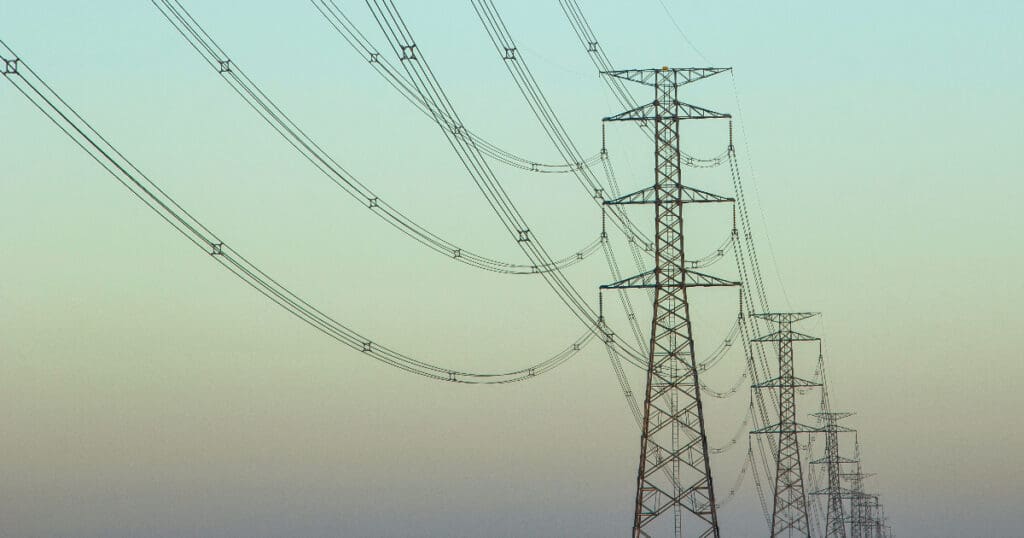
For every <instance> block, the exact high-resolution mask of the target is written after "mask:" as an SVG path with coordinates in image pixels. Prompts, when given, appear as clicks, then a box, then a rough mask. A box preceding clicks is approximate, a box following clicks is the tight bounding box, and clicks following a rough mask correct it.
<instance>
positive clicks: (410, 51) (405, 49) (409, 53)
mask: <svg viewBox="0 0 1024 538" xmlns="http://www.w3.org/2000/svg"><path fill="white" fill-rule="evenodd" d="M401 47H402V55H401V56H399V57H398V59H399V60H401V61H403V62H404V61H406V60H415V59H416V44H415V43H414V44H412V45H402V46H401Z"/></svg>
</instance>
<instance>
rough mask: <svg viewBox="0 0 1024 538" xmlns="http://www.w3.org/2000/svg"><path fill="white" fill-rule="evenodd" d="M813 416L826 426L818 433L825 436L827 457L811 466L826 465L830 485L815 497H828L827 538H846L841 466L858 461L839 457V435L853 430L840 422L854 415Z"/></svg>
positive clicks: (830, 413)
mask: <svg viewBox="0 0 1024 538" xmlns="http://www.w3.org/2000/svg"><path fill="white" fill-rule="evenodd" d="M813 416H816V417H818V418H820V419H822V420H823V421H824V425H823V426H822V427H821V428H820V429H819V430H818V431H819V432H822V433H824V434H825V457H823V458H820V459H817V460H814V461H812V462H811V464H812V465H826V466H827V469H828V485H827V486H826V488H825V489H823V490H821V491H815V492H814V493H813V495H828V511H827V512H826V515H825V538H846V526H845V525H844V522H845V521H846V518H845V517H844V516H843V487H842V477H841V475H842V469H841V466H842V465H843V464H845V463H856V462H857V460H854V459H851V458H845V457H843V456H840V455H839V433H840V432H850V431H853V430H851V429H850V428H846V427H843V426H840V425H839V424H838V421H839V420H841V419H844V418H847V417H851V416H853V413H846V412H830V411H822V412H820V413H815V414H814V415H813Z"/></svg>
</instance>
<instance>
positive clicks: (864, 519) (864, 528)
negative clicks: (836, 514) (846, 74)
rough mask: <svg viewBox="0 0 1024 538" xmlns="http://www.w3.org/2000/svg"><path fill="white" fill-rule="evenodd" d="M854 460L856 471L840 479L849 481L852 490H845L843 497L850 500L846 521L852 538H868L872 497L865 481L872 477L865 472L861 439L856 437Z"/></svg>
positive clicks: (841, 475)
mask: <svg viewBox="0 0 1024 538" xmlns="http://www.w3.org/2000/svg"><path fill="white" fill-rule="evenodd" d="M854 460H856V463H855V465H856V470H855V471H854V472H850V473H841V474H840V475H839V476H840V478H844V479H846V480H848V481H849V483H850V488H849V489H848V490H844V493H843V496H844V497H846V498H849V499H850V515H849V516H848V517H847V518H846V521H848V522H849V523H850V538H867V537H868V536H869V534H868V529H869V526H870V523H869V520H868V513H867V506H868V498H869V497H870V496H869V495H868V494H867V493H865V491H864V479H865V478H868V477H870V476H873V475H871V474H867V473H865V472H864V471H863V469H862V467H861V462H860V439H859V438H858V437H854Z"/></svg>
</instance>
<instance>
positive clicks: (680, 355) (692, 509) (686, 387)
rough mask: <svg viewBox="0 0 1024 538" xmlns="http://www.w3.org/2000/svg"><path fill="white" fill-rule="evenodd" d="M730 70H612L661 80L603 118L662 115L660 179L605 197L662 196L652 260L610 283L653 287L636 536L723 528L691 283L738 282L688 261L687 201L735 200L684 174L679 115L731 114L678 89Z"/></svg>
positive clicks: (650, 200) (657, 202) (644, 199)
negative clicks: (688, 98) (689, 181)
mask: <svg viewBox="0 0 1024 538" xmlns="http://www.w3.org/2000/svg"><path fill="white" fill-rule="evenodd" d="M725 70H726V69H721V68H690V69H686V68H682V69H670V68H668V67H664V68H661V69H630V70H625V71H610V72H605V73H604V74H605V75H607V76H612V77H618V78H622V79H625V80H629V81H632V82H637V83H640V84H644V85H647V86H651V87H653V88H654V102H652V103H650V104H647V105H643V106H640V107H637V108H635V109H632V110H628V111H626V112H623V113H621V114H618V115H615V116H611V117H608V118H605V121H641V122H652V123H653V125H654V143H655V148H654V186H653V187H649V188H647V189H643V190H641V191H638V192H635V193H632V194H628V195H626V196H623V197H620V198H617V199H615V200H610V201H608V202H606V203H607V204H653V205H654V206H655V218H654V229H655V234H654V235H655V244H654V245H653V247H654V254H655V266H654V269H653V270H652V271H648V272H647V273H643V274H640V275H637V276H634V277H631V278H627V279H625V280H622V281H619V282H616V283H614V284H609V285H607V286H602V289H616V288H654V316H653V320H652V324H651V340H650V350H649V356H648V368H647V382H646V393H645V397H644V414H643V427H642V431H643V433H642V436H641V439H640V464H639V469H638V471H637V489H636V505H635V510H634V519H633V536H634V537H640V536H651V535H652V533H654V534H657V535H669V533H671V535H672V536H676V537H679V536H682V535H683V529H684V528H685V529H686V534H687V535H688V536H700V537H709V536H714V537H716V538H717V537H718V536H719V530H718V513H717V507H716V506H715V493H714V487H713V484H712V480H711V464H710V461H709V458H708V442H707V436H706V435H705V430H704V412H703V408H702V405H701V399H700V384H699V383H698V380H697V367H696V362H695V360H694V345H693V333H692V330H691V325H690V304H689V301H688V300H687V288H690V287H696V286H700V287H707V286H735V285H737V284H736V283H735V282H728V281H725V280H722V279H719V278H715V277H712V276H709V275H704V274H702V273H698V272H696V271H692V270H688V269H687V268H686V264H685V250H684V234H683V204H686V203H702V202H732V201H733V200H732V199H731V198H724V197H721V196H717V195H713V194H710V193H708V192H705V191H701V190H698V189H694V188H691V187H686V186H684V185H683V184H682V167H681V166H680V148H679V121H680V120H686V119H713V118H728V117H729V115H728V114H720V113H717V112H712V111H710V110H707V109H703V108H700V107H696V106H693V105H688V104H686V103H681V102H680V101H679V99H678V89H679V86H682V85H684V84H688V83H690V82H694V81H696V80H700V79H703V78H707V77H710V76H712V75H716V74H718V73H721V72H723V71H725ZM668 514H671V518H669V517H668Z"/></svg>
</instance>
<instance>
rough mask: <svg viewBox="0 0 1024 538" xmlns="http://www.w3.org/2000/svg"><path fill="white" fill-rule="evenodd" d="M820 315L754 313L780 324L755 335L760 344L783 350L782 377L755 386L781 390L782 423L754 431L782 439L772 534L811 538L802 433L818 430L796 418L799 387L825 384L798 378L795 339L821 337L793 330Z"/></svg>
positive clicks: (780, 417)
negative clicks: (794, 353) (795, 372)
mask: <svg viewBox="0 0 1024 538" xmlns="http://www.w3.org/2000/svg"><path fill="white" fill-rule="evenodd" d="M815 315H817V314H815V313H810V312H797V313H766V314H754V316H755V317H759V318H761V319H764V320H767V321H769V322H771V323H774V324H776V326H777V327H778V330H777V331H775V332H773V333H771V334H766V335H764V336H760V337H758V338H755V339H754V340H753V341H754V342H757V343H769V342H771V343H775V344H777V346H778V353H779V376H778V377H776V378H775V379H771V380H769V381H765V382H764V383H759V384H757V385H754V388H755V389H777V390H778V391H779V422H778V423H777V424H773V425H771V426H766V427H764V428H761V429H759V430H754V431H753V432H751V433H759V434H777V435H778V439H779V444H778V451H777V453H776V461H775V464H776V466H775V497H774V508H773V509H772V529H771V537H772V538H776V537H780V536H782V537H800V538H809V537H810V535H811V528H810V523H809V521H808V518H807V496H806V494H805V492H804V475H803V470H802V469H801V467H800V443H799V442H798V438H797V436H798V434H801V433H813V432H815V431H817V429H816V428H814V427H812V426H806V425H803V424H800V423H798V422H797V421H796V389H797V388H798V387H818V386H820V385H821V384H820V383H815V382H813V381H807V380H805V379H800V378H798V377H796V376H795V375H794V373H793V342H817V341H818V338H815V337H813V336H807V335H806V334H801V333H798V332H796V331H794V330H793V323H795V322H798V321H801V320H805V319H807V318H810V317H812V316H815Z"/></svg>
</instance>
